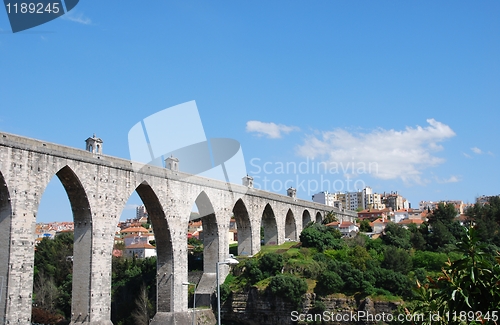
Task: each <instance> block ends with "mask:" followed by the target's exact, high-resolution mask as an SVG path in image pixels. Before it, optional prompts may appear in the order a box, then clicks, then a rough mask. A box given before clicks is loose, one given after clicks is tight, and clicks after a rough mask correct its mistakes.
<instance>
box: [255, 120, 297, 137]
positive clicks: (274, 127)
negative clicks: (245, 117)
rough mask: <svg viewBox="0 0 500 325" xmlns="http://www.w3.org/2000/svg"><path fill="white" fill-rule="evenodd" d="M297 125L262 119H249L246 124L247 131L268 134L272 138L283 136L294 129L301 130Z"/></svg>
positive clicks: (260, 134) (261, 134)
mask: <svg viewBox="0 0 500 325" xmlns="http://www.w3.org/2000/svg"><path fill="white" fill-rule="evenodd" d="M299 130H300V128H298V127H296V126H287V125H283V124H275V123H266V122H260V121H248V122H247V126H246V131H247V132H255V133H257V136H267V137H268V138H271V139H278V138H281V137H282V135H283V134H288V133H290V132H292V131H299Z"/></svg>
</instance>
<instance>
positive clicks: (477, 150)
mask: <svg viewBox="0 0 500 325" xmlns="http://www.w3.org/2000/svg"><path fill="white" fill-rule="evenodd" d="M470 150H472V152H473V153H475V154H478V155H480V154H482V153H483V151H482V150H481V149H479V148H478V147H474V148H470Z"/></svg>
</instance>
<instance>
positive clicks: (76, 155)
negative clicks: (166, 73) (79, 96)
mask: <svg viewBox="0 0 500 325" xmlns="http://www.w3.org/2000/svg"><path fill="white" fill-rule="evenodd" d="M181 163H182V162H181ZM54 175H57V177H58V178H59V180H60V181H61V183H62V184H63V186H64V188H65V190H66V192H67V195H68V198H69V201H70V204H71V209H72V212H73V219H74V224H75V227H74V235H75V245H74V252H73V256H74V259H73V295H72V324H81V323H86V324H112V323H111V320H110V316H111V260H112V250H113V242H114V236H115V231H116V225H117V223H118V221H119V218H120V215H121V212H122V210H123V208H124V206H125V204H126V202H127V201H128V199H129V197H130V195H131V194H132V193H133V192H134V191H136V192H137V193H138V195H139V196H140V197H141V199H142V201H143V203H144V205H145V206H146V209H147V211H148V213H149V215H150V218H151V221H152V223H153V228H154V232H155V238H156V246H157V316H155V318H156V317H159V318H161V317H162V316H161V315H162V314H164V315H167V314H176V313H186V311H187V310H188V307H187V301H188V296H187V295H188V293H187V290H186V286H185V285H183V282H185V281H187V278H188V269H187V264H188V263H187V256H188V254H187V241H186V238H187V225H188V216H189V215H190V212H191V209H192V207H193V205H194V203H196V204H197V206H198V210H199V211H200V214H201V215H206V217H204V218H203V219H202V220H203V230H204V244H205V245H204V246H205V252H204V264H205V265H204V274H203V276H202V280H201V281H200V285H201V282H210V281H212V289H213V284H214V283H213V282H214V281H215V271H216V270H215V268H216V262H217V261H223V260H224V259H226V258H227V257H228V238H227V237H228V236H227V232H228V227H229V222H230V218H231V216H232V215H233V214H234V216H235V219H236V222H237V228H238V250H239V253H240V254H248V255H253V254H255V253H257V252H258V251H259V250H260V244H261V243H260V226H261V223H262V226H263V227H264V231H265V235H264V236H265V242H266V243H268V244H273V243H277V244H280V243H283V242H284V241H285V238H286V237H289V238H292V239H297V238H298V234H299V233H300V231H301V230H302V228H303V226H304V225H305V224H306V223H307V222H309V221H310V220H311V219H312V220H313V221H314V220H315V221H319V220H321V219H322V218H323V217H324V215H325V213H327V212H329V211H331V210H332V207H327V206H324V205H322V204H317V203H313V202H308V201H303V200H299V199H296V198H294V197H289V196H284V195H277V194H274V193H269V192H265V191H261V190H256V189H253V188H249V187H247V186H243V185H234V184H231V190H228V187H227V184H226V183H224V182H220V181H216V180H212V179H207V178H202V177H198V176H193V175H186V174H183V173H181V172H177V171H172V170H169V169H165V168H159V167H154V166H146V167H145V168H143V169H142V170H140V171H139V172H136V171H134V169H133V168H132V166H131V162H130V161H129V160H125V159H119V158H115V157H110V156H106V155H102V154H95V153H92V152H88V151H84V150H79V149H74V148H69V147H65V146H61V145H57V144H52V143H46V142H43V141H40V140H35V139H29V138H25V137H20V136H17V135H12V134H7V133H0V261H1V263H0V283H1V290H0V317H2V318H3V323H4V324H31V321H30V318H31V308H32V292H33V265H34V248H35V247H34V228H35V224H36V217H37V210H38V206H39V203H40V199H41V197H42V194H43V192H44V190H45V188H46V186H47V184H48V183H49V181H50V180H51V178H52V177H53V176H54ZM335 212H337V215H338V216H339V217H341V218H342V219H348V220H352V218H353V217H354V216H355V214H354V213H353V212H351V211H338V210H337V211H335ZM226 274H227V268H226V269H221V276H225V275H226ZM199 289H200V290H203V288H202V287H200V288H199Z"/></svg>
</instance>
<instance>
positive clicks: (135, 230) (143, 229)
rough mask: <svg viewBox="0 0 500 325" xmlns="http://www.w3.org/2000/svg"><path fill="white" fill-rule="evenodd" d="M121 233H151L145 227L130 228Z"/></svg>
mask: <svg viewBox="0 0 500 325" xmlns="http://www.w3.org/2000/svg"><path fill="white" fill-rule="evenodd" d="M121 232H149V230H147V229H146V228H144V227H129V228H126V229H123V230H122V231H121Z"/></svg>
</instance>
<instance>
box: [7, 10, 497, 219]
mask: <svg viewBox="0 0 500 325" xmlns="http://www.w3.org/2000/svg"><path fill="white" fill-rule="evenodd" d="M499 17H500V2H498V1H481V2H471V1H439V2H435V1H418V2H417V1H413V2H410V1H320V0H317V1H307V2H306V1H293V2H292V1H210V2H209V1H148V2H147V3H145V2H140V1H113V0H109V1H81V2H80V3H79V4H78V5H77V6H76V7H75V9H73V10H72V11H71V12H70V13H68V14H66V15H65V16H63V17H61V18H58V19H56V20H53V21H51V22H49V23H46V24H44V25H41V26H38V27H35V28H33V29H30V30H26V31H24V32H19V33H15V34H13V33H12V32H11V29H10V25H9V22H8V18H7V14H6V13H5V11H4V10H3V9H2V10H0V58H1V60H0V130H1V131H4V132H10V133H14V134H19V135H22V136H28V137H33V138H38V139H43V140H46V141H51V142H55V143H59V144H64V145H68V146H72V147H79V148H82V149H83V148H84V140H85V139H86V138H87V137H89V136H91V135H92V134H93V133H96V135H97V136H99V137H101V138H102V139H103V140H104V152H105V153H106V154H109V155H113V156H118V157H123V158H129V157H130V156H129V152H128V142H127V134H128V131H129V130H130V128H131V127H132V126H133V125H134V124H136V123H137V122H139V121H141V120H142V119H144V118H145V117H147V116H149V115H151V114H154V113H156V112H158V111H160V110H162V109H165V108H167V107H170V106H174V105H177V104H180V103H184V102H187V101H191V100H195V101H196V103H197V106H198V110H199V112H200V116H201V119H202V121H203V126H204V129H205V134H206V136H207V137H208V138H217V137H226V138H233V139H236V140H238V141H239V142H240V143H241V146H242V149H243V152H244V156H245V160H246V162H247V170H248V172H249V174H250V175H252V176H254V177H255V181H256V185H257V186H260V187H262V188H267V189H268V190H273V189H274V190H276V191H278V192H280V193H285V191H286V188H285V187H286V185H292V186H295V187H297V188H298V193H297V194H298V196H299V197H300V198H303V199H310V197H311V195H312V194H314V192H316V191H315V190H317V191H320V190H329V191H331V192H333V191H335V190H341V187H342V189H344V190H346V189H351V190H352V189H355V188H354V187H353V186H354V184H357V185H358V186H359V185H363V184H364V185H367V186H371V187H372V188H373V189H374V191H375V192H384V191H386V192H390V191H398V192H399V193H400V194H402V195H403V196H405V197H406V198H407V199H409V200H410V202H411V203H412V206H414V207H416V206H418V202H419V201H420V200H434V201H436V200H451V199H456V200H463V201H465V202H473V201H474V199H475V197H476V196H478V195H496V194H500V190H499V188H498V185H497V183H498V181H499V180H500V171H499V168H498V166H499V155H500V146H499V144H498V139H499V131H498V121H499V117H500V116H499V115H500V113H499V111H500V18H499ZM266 163H267V164H266ZM301 163H302V168H303V169H302V171H298V172H296V173H294V170H293V168H292V167H293V166H296V167H298V166H299V165H300V164H301ZM321 163H325V164H328V166H329V167H328V170H327V171H324V170H323V171H321V172H318V171H317V170H314V171H313V170H312V167H313V165H316V166H317V165H318V164H319V165H320V166H324V165H322V164H321ZM264 164H266V165H264ZM350 164H351V165H350ZM181 166H182V163H181ZM264 166H265V167H266V169H264ZM281 166H288V167H289V168H288V170H287V168H281ZM306 166H307V167H308V169H307V170H306V169H305V167H306ZM352 166H355V169H354V170H353V169H352V168H351V167H352ZM363 166H364V167H365V168H364V169H363V168H362V167H363ZM367 166H371V167H372V170H370V171H369V170H368V167H367ZM333 167H336V168H333ZM332 168H333V169H332ZM181 169H182V168H181ZM265 180H267V183H264V182H265ZM326 180H328V182H327V181H326ZM315 181H316V184H315V183H314V182H315ZM335 181H336V182H335ZM356 181H357V183H356ZM273 182H274V183H273ZM307 182H309V183H307ZM52 183H54V184H52ZM320 183H322V184H323V186H321V185H319V184H320ZM273 185H274V187H273ZM349 186H351V187H350V188H348V187H349ZM139 203H140V202H139V201H138V199H137V198H132V199H131V200H130V201H129V204H130V207H133V205H134V204H139ZM127 213H128V215H131V213H133V209H129V210H128V212H127ZM128 215H127V216H128ZM68 218H69V219H70V218H71V210H70V209H69V203H68V200H67V198H66V197H65V196H64V192H63V190H61V189H60V185H58V184H57V182H51V185H50V187H49V189H48V190H47V192H46V193H45V194H44V196H43V198H42V203H41V206H40V211H39V219H40V221H47V220H60V219H68Z"/></svg>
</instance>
